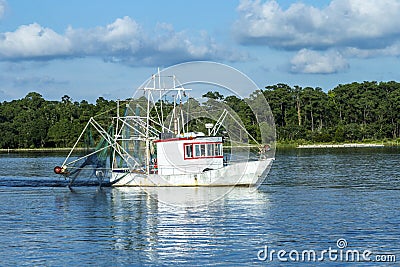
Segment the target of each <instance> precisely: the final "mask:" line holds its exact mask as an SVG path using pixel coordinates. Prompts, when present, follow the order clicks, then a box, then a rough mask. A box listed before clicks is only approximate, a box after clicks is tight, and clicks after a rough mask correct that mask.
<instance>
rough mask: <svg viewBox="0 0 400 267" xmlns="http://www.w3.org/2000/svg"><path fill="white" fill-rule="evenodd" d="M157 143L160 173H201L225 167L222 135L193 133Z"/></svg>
mask: <svg viewBox="0 0 400 267" xmlns="http://www.w3.org/2000/svg"><path fill="white" fill-rule="evenodd" d="M155 143H156V149H157V162H156V163H157V170H158V174H161V175H172V174H185V173H200V172H204V171H207V170H214V169H220V168H222V167H223V160H224V155H223V150H222V137H214V136H212V137H210V136H199V135H191V136H189V137H178V138H168V139H160V140H157V141H155Z"/></svg>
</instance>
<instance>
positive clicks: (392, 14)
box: [234, 0, 400, 50]
mask: <svg viewBox="0 0 400 267" xmlns="http://www.w3.org/2000/svg"><path fill="white" fill-rule="evenodd" d="M237 10H238V12H239V14H240V18H239V20H238V21H237V22H236V24H235V27H234V31H235V34H236V35H237V36H238V38H239V40H240V41H241V42H242V43H243V44H261V45H267V46H270V47H276V48H283V49H288V50H297V49H301V48H309V49H329V48H331V47H355V48H357V49H367V50H369V49H379V48H384V47H387V46H390V45H391V44H392V43H393V42H394V41H397V40H399V39H400V27H398V23H397V21H398V17H399V16H400V1H398V0H381V1H375V0H332V1H331V2H330V4H329V5H328V6H327V7H325V8H320V9H319V8H315V7H313V6H309V5H305V4H303V3H295V4H292V5H290V6H289V8H287V9H286V10H284V9H282V7H281V6H280V5H279V4H278V3H277V1H275V0H269V1H266V2H261V1H242V2H241V4H240V5H239V6H238V8H237Z"/></svg>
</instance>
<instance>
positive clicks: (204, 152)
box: [183, 142, 224, 160]
mask: <svg viewBox="0 0 400 267" xmlns="http://www.w3.org/2000/svg"><path fill="white" fill-rule="evenodd" d="M187 146H192V157H189V156H188V154H187V150H186V147H187ZM210 147H211V148H210ZM202 148H204V149H202ZM210 149H211V155H209V154H210V153H209V151H210ZM223 157H224V155H223V153H222V142H193V143H183V159H184V160H190V159H207V158H223Z"/></svg>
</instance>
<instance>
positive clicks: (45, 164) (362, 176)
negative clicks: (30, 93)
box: [0, 148, 400, 266]
mask: <svg viewBox="0 0 400 267" xmlns="http://www.w3.org/2000/svg"><path fill="white" fill-rule="evenodd" d="M63 156H64V155H51V154H50V155H49V154H0V203H1V206H0V211H1V212H0V240H1V241H0V266H86V265H94V266H141V265H152V266H168V265H171V266H178V265H186V266H193V265H197V266H205V265H219V266H253V265H259V266H263V265H282V264H283V263H282V262H281V261H284V260H287V261H289V262H293V261H300V264H307V265H315V262H311V263H310V261H320V259H319V258H323V259H324V260H323V261H320V262H319V263H322V264H325V265H340V266H343V265H345V261H347V260H351V257H350V258H348V259H346V257H345V255H346V253H347V252H348V251H349V250H352V253H353V254H354V255H356V252H357V253H358V252H359V254H360V255H361V254H362V253H363V252H365V251H367V252H366V253H367V254H366V255H367V256H368V259H371V260H375V261H376V260H380V259H382V257H380V258H377V257H376V256H378V257H379V256H380V255H394V256H396V260H397V263H390V264H389V263H387V262H386V263H378V262H371V263H368V264H367V263H365V262H364V264H367V265H371V266H377V265H378V266H386V265H395V264H398V263H399V261H400V149H397V148H374V149H370V148H359V149H354V148H348V149H304V150H300V149H297V150H295V149H292V150H280V151H278V152H277V154H276V161H275V162H274V164H273V167H272V169H271V172H270V174H269V175H268V178H267V180H266V183H265V184H263V185H262V186H261V188H259V189H258V190H257V191H255V192H250V191H249V189H247V188H235V189H234V190H233V191H231V192H230V194H228V195H227V196H226V197H225V198H222V199H220V200H218V201H215V202H213V203H212V204H211V205H209V206H205V207H204V206H203V207H197V208H190V207H185V206H183V207H174V206H171V205H168V204H165V203H162V202H160V201H158V200H157V195H158V194H170V195H171V196H172V197H174V196H177V197H178V194H180V193H181V192H180V191H179V190H177V191H174V190H169V191H168V190H167V191H165V190H164V191H162V190H160V191H157V190H153V191H152V192H149V193H146V192H142V191H141V190H140V189H135V188H110V187H106V188H102V189H101V190H99V189H98V187H96V186H84V185H80V186H76V187H75V188H74V191H70V190H69V189H68V188H66V187H65V182H64V181H63V179H60V178H59V177H57V176H56V175H54V174H53V167H54V166H55V165H59V164H61V163H62V161H63V159H64V158H63ZM188 190H192V191H191V193H193V195H198V196H205V195H213V194H218V192H219V191H218V190H221V189H220V188H198V189H195V188H192V189H188ZM186 193H187V192H186ZM189 193H190V192H189ZM338 240H339V241H338ZM279 250H284V252H286V253H284V252H281V254H280V255H278V251H279ZM305 250H307V253H309V255H310V259H307V257H305V258H302V253H303V252H304V251H305ZM324 250H325V251H326V252H323V251H324ZM329 250H330V253H331V255H329V253H328V252H329ZM275 251H276V252H275ZM311 251H314V252H315V255H316V256H315V258H314V259H313V258H312V256H313V254H311ZM335 251H336V252H335ZM266 252H267V253H266ZM290 252H291V253H290ZM296 252H297V253H296ZM369 252H370V253H369ZM323 253H325V254H323ZM303 254H304V253H303ZM321 255H322V257H321ZM270 256H272V257H273V258H272V259H271V257H270ZM278 256H280V258H279V257H278ZM305 256H306V255H305ZM335 256H336V258H335ZM350 256H351V255H350ZM329 257H331V258H329ZM360 257H361V256H360ZM262 260H264V261H262Z"/></svg>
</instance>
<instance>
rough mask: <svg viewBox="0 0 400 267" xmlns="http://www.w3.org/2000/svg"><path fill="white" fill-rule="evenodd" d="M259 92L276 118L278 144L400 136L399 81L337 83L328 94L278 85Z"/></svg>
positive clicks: (316, 90)
mask: <svg viewBox="0 0 400 267" xmlns="http://www.w3.org/2000/svg"><path fill="white" fill-rule="evenodd" d="M263 92H264V95H265V98H266V99H267V101H268V103H269V105H270V107H271V110H272V112H273V113H274V116H275V123H276V127H277V138H278V141H296V140H305V141H311V142H348V141H350V142H355V141H363V140H382V139H396V138H398V137H399V134H400V129H399V123H400V83H397V82H393V81H392V82H381V83H377V82H363V83H351V84H345V85H338V86H337V87H335V88H334V89H332V90H330V91H328V93H324V92H323V91H322V90H321V89H320V88H311V87H306V88H301V87H298V86H295V87H294V88H291V87H290V86H288V85H285V84H277V85H274V86H267V87H266V90H264V91H263Z"/></svg>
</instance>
